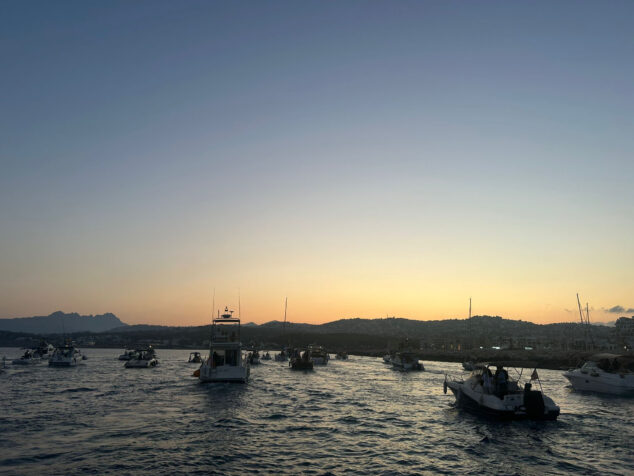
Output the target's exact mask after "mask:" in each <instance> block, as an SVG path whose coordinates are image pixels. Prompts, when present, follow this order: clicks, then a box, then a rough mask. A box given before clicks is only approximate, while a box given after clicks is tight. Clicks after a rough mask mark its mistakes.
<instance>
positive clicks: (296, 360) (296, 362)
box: [288, 349, 314, 370]
mask: <svg viewBox="0 0 634 476" xmlns="http://www.w3.org/2000/svg"><path fill="white" fill-rule="evenodd" d="M288 365H289V366H290V367H291V369H292V370H313V366H314V362H313V359H312V356H311V352H310V349H307V350H305V351H304V352H303V353H301V354H300V352H299V350H297V349H296V350H295V351H294V352H293V355H292V356H291V360H290V362H289V363H288Z"/></svg>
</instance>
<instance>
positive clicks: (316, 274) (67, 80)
mask: <svg viewBox="0 0 634 476" xmlns="http://www.w3.org/2000/svg"><path fill="white" fill-rule="evenodd" d="M632 32H634V2H631V1H623V2H619V1H611V2H598V1H593V2H583V1H560V2H551V1H544V2H506V1H499V2H452V1H444V0H443V1H352V0H346V1H341V2H339V1H338V2H332V1H319V2H311V1H270V2H267V1H252V2H247V1H225V2H213V1H200V2H199V1H193V0H188V1H171V2H161V1H121V2H116V1H107V2H106V1H103V2H100V1H91V2H85V1H76V2H71V1H56V2H52V1H44V2H34V1H3V2H2V3H0V60H1V65H2V68H1V70H0V71H1V72H2V74H0V90H1V91H2V94H1V95H0V111H1V113H0V161H1V167H0V171H1V172H0V224H1V225H0V317H21V316H31V315H44V314H49V313H51V312H53V311H56V310H64V311H66V312H73V311H74V312H79V313H82V314H99V313H103V312H113V313H115V314H116V315H117V316H119V317H120V318H121V319H122V320H123V321H124V322H127V323H130V324H134V323H152V324H169V325H198V324H203V323H206V322H208V320H209V317H210V314H211V308H212V293H213V290H214V289H215V294H216V304H217V307H219V306H223V307H224V306H225V305H229V306H230V307H235V308H236V309H237V307H238V295H239V294H240V296H241V308H242V309H241V312H242V318H243V320H244V321H253V322H258V323H260V322H266V321H269V320H273V319H282V318H283V313H284V298H285V297H286V296H288V302H289V307H288V317H289V320H291V321H294V322H310V323H320V322H327V321H331V320H335V319H339V318H344V317H368V318H373V317H385V316H386V315H390V316H393V315H395V316H399V317H407V318H413V319H423V320H429V319H444V318H452V317H460V318H464V317H466V316H467V314H468V306H469V297H472V298H473V313H474V314H489V315H500V316H503V317H508V318H513V319H524V320H530V321H533V322H539V323H545V322H561V321H575V320H578V319H579V317H578V313H577V310H576V306H577V303H576V297H575V294H576V293H577V292H578V293H580V296H581V299H582V302H583V303H584V304H585V302H586V301H587V302H589V303H590V307H591V308H592V309H593V311H591V319H592V320H597V321H611V320H614V319H616V318H618V317H619V316H621V315H634V309H632V308H634V157H633V152H634V34H633V33H632ZM615 306H620V308H616V309H614V311H615V312H608V310H609V309H610V308H614V307H615ZM621 308H622V309H621Z"/></svg>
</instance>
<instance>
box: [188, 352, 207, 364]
mask: <svg viewBox="0 0 634 476" xmlns="http://www.w3.org/2000/svg"><path fill="white" fill-rule="evenodd" d="M187 363H188V364H202V363H203V358H202V357H201V356H200V352H192V353H190V354H189V360H188V361H187Z"/></svg>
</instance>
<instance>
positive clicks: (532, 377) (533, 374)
mask: <svg viewBox="0 0 634 476" xmlns="http://www.w3.org/2000/svg"><path fill="white" fill-rule="evenodd" d="M531 380H539V375H537V369H535V370H533V373H532V374H531Z"/></svg>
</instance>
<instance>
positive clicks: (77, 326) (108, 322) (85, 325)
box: [0, 311, 127, 334]
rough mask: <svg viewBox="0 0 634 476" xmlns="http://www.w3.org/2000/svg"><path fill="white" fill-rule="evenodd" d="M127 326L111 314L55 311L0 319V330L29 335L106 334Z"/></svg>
mask: <svg viewBox="0 0 634 476" xmlns="http://www.w3.org/2000/svg"><path fill="white" fill-rule="evenodd" d="M126 326H127V324H126V323H125V322H123V321H121V319H119V318H118V317H117V316H116V315H114V314H113V313H111V312H106V313H104V314H97V315H93V314H89V315H84V316H82V315H80V314H79V313H77V312H69V313H65V312H63V311H55V312H52V313H51V314H49V315H48V316H31V317H12V318H0V330H2V331H10V332H27V333H31V334H62V333H74V332H107V331H110V330H112V329H115V328H117V327H126Z"/></svg>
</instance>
